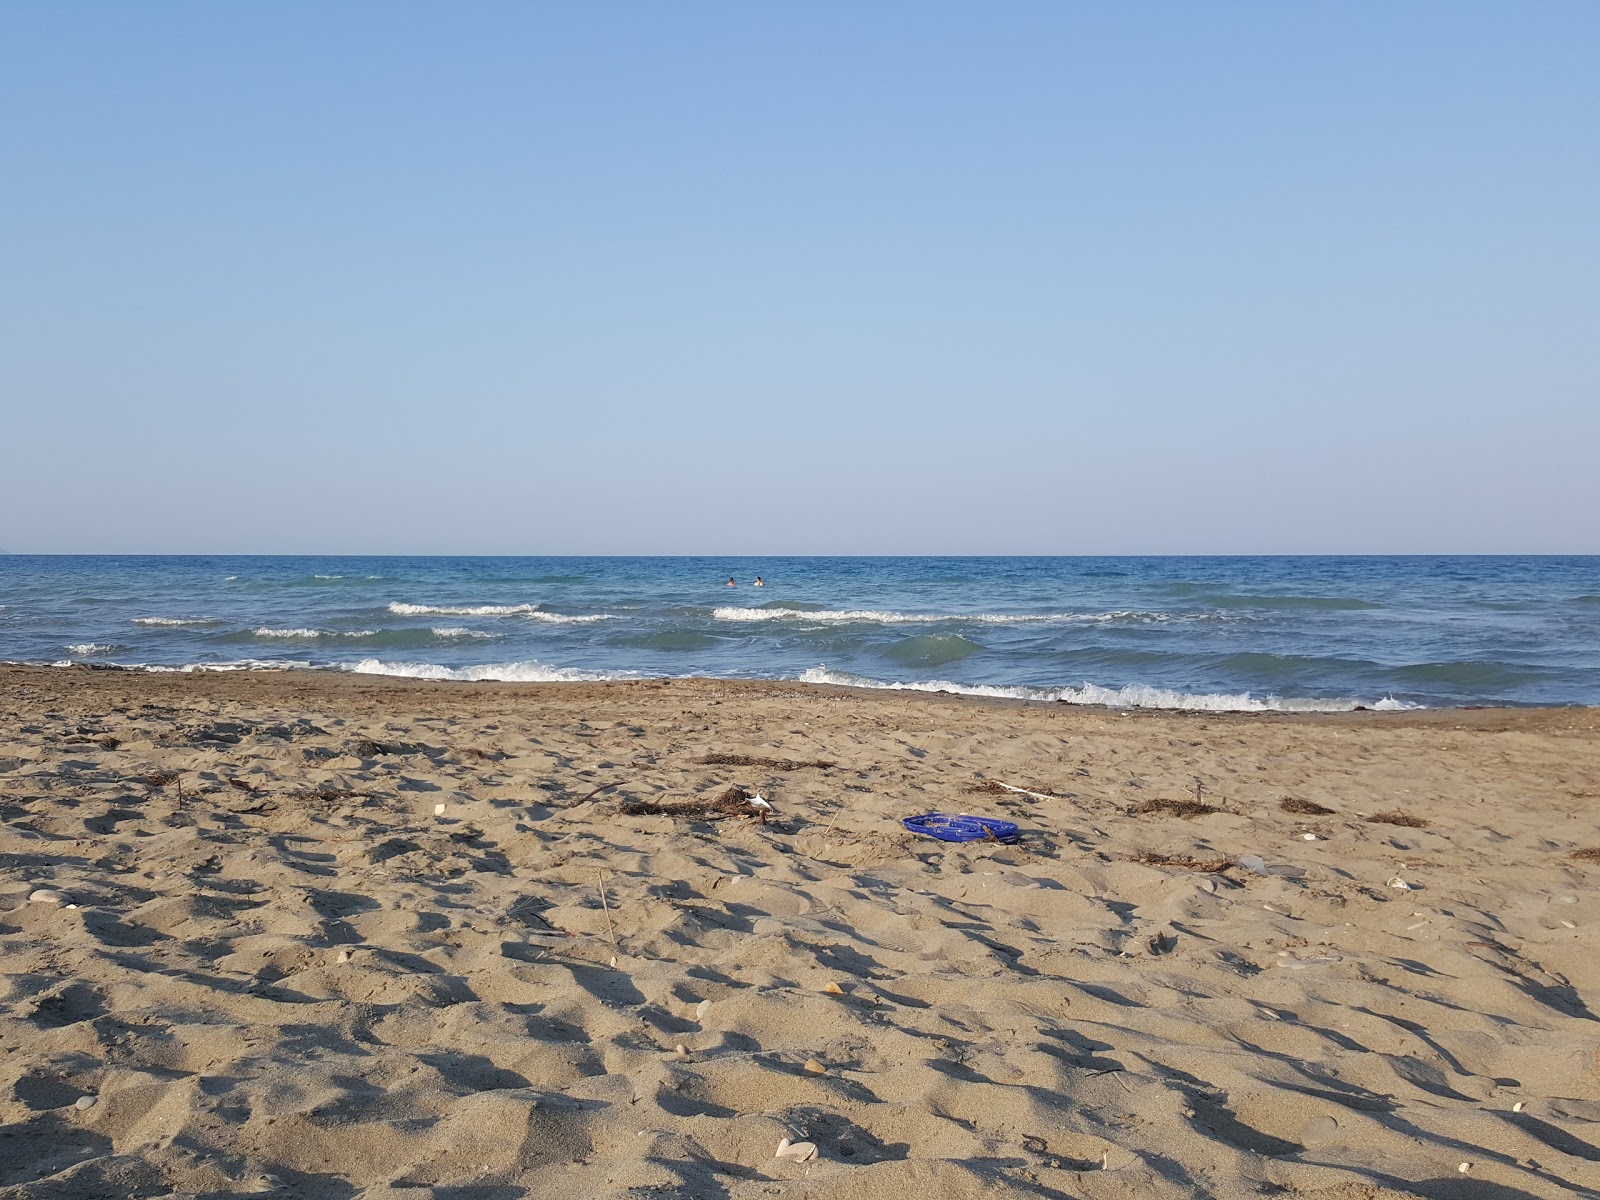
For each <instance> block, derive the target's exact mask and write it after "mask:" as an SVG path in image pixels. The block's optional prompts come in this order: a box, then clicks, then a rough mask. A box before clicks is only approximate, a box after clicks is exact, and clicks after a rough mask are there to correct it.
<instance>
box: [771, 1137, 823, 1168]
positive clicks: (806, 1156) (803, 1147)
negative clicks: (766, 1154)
mask: <svg viewBox="0 0 1600 1200" xmlns="http://www.w3.org/2000/svg"><path fill="white" fill-rule="evenodd" d="M816 1156H817V1146H816V1143H815V1142H791V1141H790V1140H789V1139H788V1138H784V1139H783V1140H782V1141H781V1142H779V1143H778V1152H777V1153H776V1154H774V1155H773V1156H772V1157H773V1158H793V1159H798V1160H799V1161H800V1162H810V1161H811V1160H812V1159H813V1158H815V1157H816Z"/></svg>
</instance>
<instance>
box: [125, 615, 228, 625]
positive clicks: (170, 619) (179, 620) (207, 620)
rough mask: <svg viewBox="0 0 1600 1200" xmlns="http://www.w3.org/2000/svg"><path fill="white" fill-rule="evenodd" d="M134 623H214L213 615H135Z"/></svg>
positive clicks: (215, 621)
mask: <svg viewBox="0 0 1600 1200" xmlns="http://www.w3.org/2000/svg"><path fill="white" fill-rule="evenodd" d="M133 623H134V624H135V625H215V624H217V619H216V618H215V617H135V618H134V619H133Z"/></svg>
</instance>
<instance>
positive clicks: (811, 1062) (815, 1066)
mask: <svg viewBox="0 0 1600 1200" xmlns="http://www.w3.org/2000/svg"><path fill="white" fill-rule="evenodd" d="M800 1069H801V1070H802V1071H804V1072H805V1073H806V1074H807V1075H826V1074H827V1073H828V1068H827V1067H825V1066H823V1065H822V1064H821V1063H819V1062H818V1061H817V1060H816V1059H814V1058H808V1059H806V1062H805V1066H803V1067H801V1068H800Z"/></svg>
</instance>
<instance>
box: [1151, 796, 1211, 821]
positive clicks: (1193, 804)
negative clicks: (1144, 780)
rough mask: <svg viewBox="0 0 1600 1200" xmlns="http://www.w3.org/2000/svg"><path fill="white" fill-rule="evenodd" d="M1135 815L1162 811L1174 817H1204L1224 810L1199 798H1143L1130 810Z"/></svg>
mask: <svg viewBox="0 0 1600 1200" xmlns="http://www.w3.org/2000/svg"><path fill="white" fill-rule="evenodd" d="M1129 811H1130V812H1132V813H1133V814H1134V815H1135V816H1146V815H1148V814H1150V813H1162V814H1165V815H1167V816H1173V817H1204V816H1207V815H1209V814H1210V813H1219V812H1221V811H1222V810H1221V809H1220V808H1218V807H1217V806H1216V805H1215V804H1204V803H1202V802H1201V801H1199V800H1166V799H1160V798H1157V799H1154V800H1141V801H1139V803H1137V804H1135V805H1134V806H1133V808H1132V809H1130V810H1129Z"/></svg>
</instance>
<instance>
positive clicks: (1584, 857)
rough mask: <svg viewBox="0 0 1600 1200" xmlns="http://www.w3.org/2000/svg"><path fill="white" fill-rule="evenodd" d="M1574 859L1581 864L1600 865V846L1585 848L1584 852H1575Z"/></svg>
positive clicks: (1573, 853)
mask: <svg viewBox="0 0 1600 1200" xmlns="http://www.w3.org/2000/svg"><path fill="white" fill-rule="evenodd" d="M1572 857H1573V858H1575V859H1577V860H1578V861H1579V862H1591V863H1600V846H1585V847H1584V848H1583V849H1582V850H1574V851H1573V852H1572Z"/></svg>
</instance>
